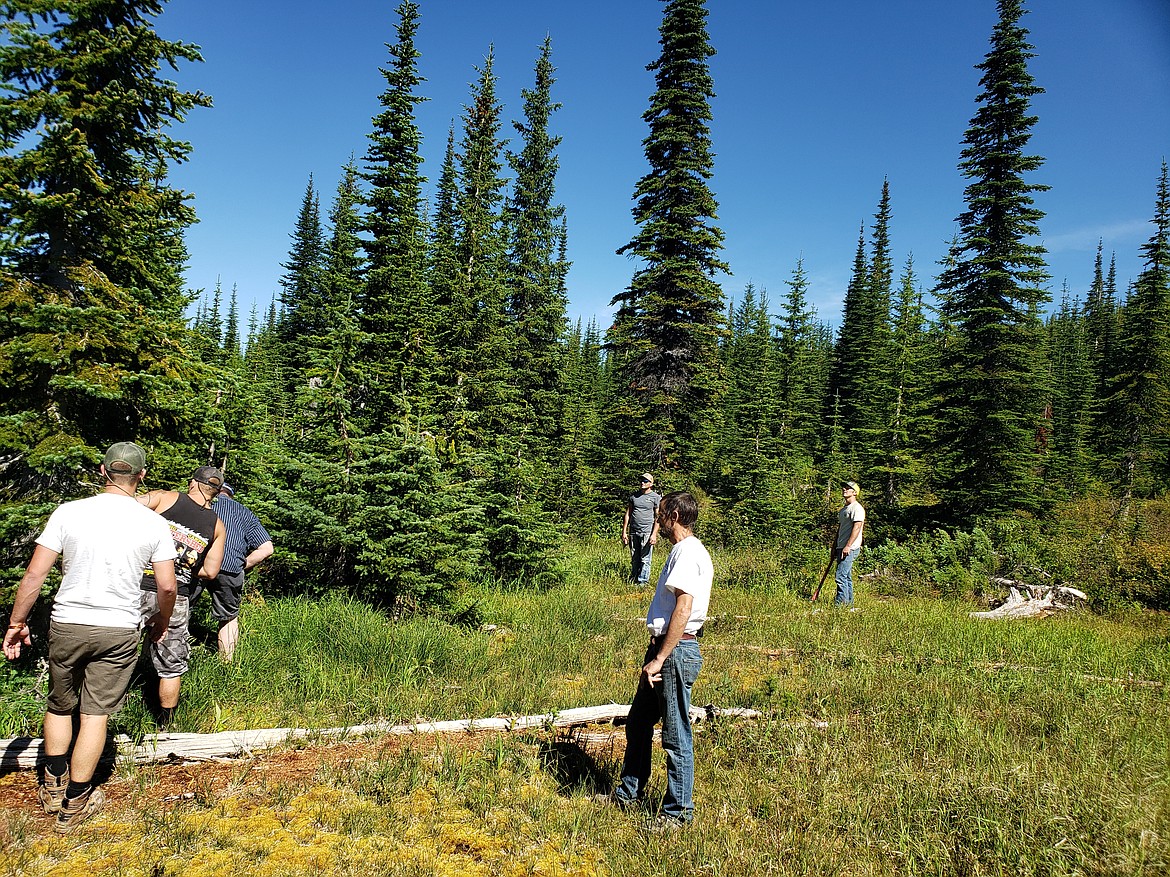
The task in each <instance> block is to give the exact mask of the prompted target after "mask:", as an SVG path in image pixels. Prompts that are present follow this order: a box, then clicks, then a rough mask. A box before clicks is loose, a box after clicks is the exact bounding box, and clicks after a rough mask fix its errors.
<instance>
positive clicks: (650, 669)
mask: <svg viewBox="0 0 1170 877" xmlns="http://www.w3.org/2000/svg"><path fill="white" fill-rule="evenodd" d="M662 664H663V661H662V658H655V659H654V660H653V661H650V662H648V663H647V664H646V666H645V667H643V668H642V679H644V680H645V682H646V684H647V685H649V686H650V687H651V688H653V687H654V683H655V682H661V681H662Z"/></svg>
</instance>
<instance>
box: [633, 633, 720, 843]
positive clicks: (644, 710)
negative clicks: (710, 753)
mask: <svg viewBox="0 0 1170 877" xmlns="http://www.w3.org/2000/svg"><path fill="white" fill-rule="evenodd" d="M657 654H658V647H657V646H654V645H651V646H650V648H649V649H647V651H646V661H645V662H643V666H644V665H645V664H646V663H649V662H650V661H651V660H653V659H654V658H655V656H657ZM702 667H703V656H702V655H700V654H699V644H698V643H697V642H696V641H695V640H682V641H681V642H680V643H679V644H678V645H677V646H675V647H674V651H672V652H671V653H670V657H669V658H667V659H666V661H665V662H664V663H663V665H662V681H661V682H658V683H657V684H656V685H655V686H654V687H653V688H651V687H650V686H649V685H647V684H646V682H645V680H639V682H638V691H637V692H636V693H635V694H634V702H633V703H632V704H631V705H630V715H629V718H627V719H626V756H625V759H624V760H623V761H622V779H621V783H620V784H619V785H618V787H617V789H615V790H614V795H615V796H616V797H617V798H619V799H620V800H622V801H627V802H633V801H636V800H637V799H639V798H641V797H642V796H643V795H645V794H646V784H647V783H648V782H649V781H650V767H651V758H650V755H651V752H650V750H651V746H652V743H653V741H654V726H655V724H657V723H658V720H659V719H661V720H662V748H663V749H664V750H666V794H665V795H664V796H663V798H662V814H663V815H664V816H669V817H671V818H672V819H678V820H681V821H683V822H690V820H691V818H692V816H693V815H694V812H695V805H694V801H693V800H692V798H691V795H692V792H693V790H694V787H695V749H694V740H693V737H692V735H691V686H693V685H694V684H695V679H696V678H697V677H698V675H699V670H701V669H702Z"/></svg>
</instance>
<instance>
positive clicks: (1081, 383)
mask: <svg viewBox="0 0 1170 877" xmlns="http://www.w3.org/2000/svg"><path fill="white" fill-rule="evenodd" d="M1087 329H1088V320H1087V318H1086V317H1084V316H1083V315H1082V314H1081V309H1080V304H1079V302H1076V301H1072V300H1070V296H1069V292H1068V288H1067V286H1066V287H1065V289H1064V293H1063V295H1062V296H1061V301H1060V310H1059V311H1058V312H1057V313H1056V314H1054V315H1053V316H1052V317H1050V318H1049V320H1048V359H1049V368H1050V370H1051V378H1050V384H1051V386H1052V414H1051V418H1052V434H1051V437H1050V438H1047V437H1046V438H1047V441H1046V442H1045V443H1044V444H1043V445H1042V446H1041V451H1042V453H1043V454H1044V455H1046V457H1047V464H1046V466H1045V472H1046V475H1047V477H1048V480H1049V481H1051V482H1053V483H1056V484H1059V485H1061V491H1062V492H1065V493H1068V494H1070V495H1072V496H1076V495H1079V494H1080V493H1082V492H1084V490H1085V488H1086V487H1087V486H1088V482H1089V475H1090V469H1091V467H1090V453H1089V451H1090V448H1089V433H1090V428H1091V425H1092V421H1091V418H1092V413H1093V397H1094V392H1093V390H1094V388H1093V368H1092V359H1091V353H1090V345H1089V342H1088V337H1087V334H1088V333H1087Z"/></svg>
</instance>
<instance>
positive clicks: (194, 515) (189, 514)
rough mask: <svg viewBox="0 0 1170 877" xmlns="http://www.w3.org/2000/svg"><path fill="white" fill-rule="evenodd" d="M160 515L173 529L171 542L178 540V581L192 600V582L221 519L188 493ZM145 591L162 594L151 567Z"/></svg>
mask: <svg viewBox="0 0 1170 877" xmlns="http://www.w3.org/2000/svg"><path fill="white" fill-rule="evenodd" d="M159 514H160V515H162V516H163V517H164V518H165V519H166V522H167V523H168V524H169V525H170V528H171V538H172V539H174V540H175V551H176V552H177V553H178V555H179V556H178V558H177V559H176V560H175V581H176V583H177V584H178V585H179V594H180V596H183V597H190V596H191V582H192V580H193V579H194V578H195V574H196V573H197V572H199V568H200V567H201V566H203V556H204V555H205V554H207V548H208V546H209V545H211V542H212V540H213V539H214V538H215V523H216V521H218V520H219V518H217V517H216V516H215V511H214V510H212V509H205V508H204V507H203V506H201V505H199V503H197V502H195V501H194V500H193V499H191V497H189V496H187V494H185V493H180V494H179V498H178V499H176V500H175V504H174V505H172V506H171V507H170V508H169V509H167V510H166V511H162V512H159ZM142 589H143V590H144V591H156V590H158V588H157V586H156V585H155V583H154V570H153V569H152V568H151V567H147V568H146V570H145V571H144V572H143V574H142Z"/></svg>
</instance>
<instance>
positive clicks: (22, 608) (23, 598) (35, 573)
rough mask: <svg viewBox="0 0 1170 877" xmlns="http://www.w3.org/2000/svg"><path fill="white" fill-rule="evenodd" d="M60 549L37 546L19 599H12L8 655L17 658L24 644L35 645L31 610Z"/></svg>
mask: <svg viewBox="0 0 1170 877" xmlns="http://www.w3.org/2000/svg"><path fill="white" fill-rule="evenodd" d="M57 557H58V552H56V551H53V550H52V549H50V548H46V547H45V546H44V545H38V546H37V547H36V548H35V549H34V550H33V556H32V560H30V561H29V564H28V568H27V569H26V570H25V571H24V576H23V577H22V578H21V580H20V584H19V585H18V586H17V588H16V599H15V600H14V601H13V603H12V614H11V615H10V616H9V619H8V630H7V631H5V633H4V657H6V658H8V660H10V661H14V660H16V659H17V658H19V657H20V647H21V646H28V645H32V632H31V631H29V629H28V614H29V613H30V612H31V611H32V608H33V604H34V603H36V602H37V597H39V596H40V595H41V586H42V585H44V583H45V579H47V578H48V577H49V572H50V570H52V569H53V564H55V563H56V562H57Z"/></svg>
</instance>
